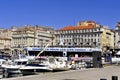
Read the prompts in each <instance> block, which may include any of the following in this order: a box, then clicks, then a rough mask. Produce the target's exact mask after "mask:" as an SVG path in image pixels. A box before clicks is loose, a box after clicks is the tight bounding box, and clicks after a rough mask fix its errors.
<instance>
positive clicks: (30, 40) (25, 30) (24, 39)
mask: <svg viewBox="0 0 120 80" xmlns="http://www.w3.org/2000/svg"><path fill="white" fill-rule="evenodd" d="M52 33H54V29H53V28H50V27H42V26H30V25H27V26H23V27H20V28H17V27H13V28H12V47H13V48H24V47H42V46H45V45H46V44H47V43H48V42H50V41H51V40H52V39H53V37H54V36H53V34H52Z"/></svg>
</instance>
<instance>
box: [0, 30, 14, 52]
mask: <svg viewBox="0 0 120 80" xmlns="http://www.w3.org/2000/svg"><path fill="white" fill-rule="evenodd" d="M11 35H12V34H11V30H9V29H0V52H4V53H10V51H11V40H12V37H11Z"/></svg>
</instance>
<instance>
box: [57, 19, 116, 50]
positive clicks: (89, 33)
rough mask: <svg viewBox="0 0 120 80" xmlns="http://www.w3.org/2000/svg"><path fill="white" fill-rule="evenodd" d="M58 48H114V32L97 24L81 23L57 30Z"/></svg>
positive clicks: (92, 22) (91, 22)
mask: <svg viewBox="0 0 120 80" xmlns="http://www.w3.org/2000/svg"><path fill="white" fill-rule="evenodd" d="M55 36H56V45H57V46H66V47H69V46H72V47H94V48H95V47H97V48H102V49H103V48H109V49H111V48H114V31H112V30H110V29H108V28H107V27H104V26H101V25H99V24H96V23H95V22H94V21H81V22H78V25H77V26H67V27H64V28H61V29H60V30H56V32H55Z"/></svg>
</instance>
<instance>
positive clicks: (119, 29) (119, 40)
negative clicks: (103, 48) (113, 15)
mask: <svg viewBox="0 0 120 80" xmlns="http://www.w3.org/2000/svg"><path fill="white" fill-rule="evenodd" d="M115 49H120V22H117V24H116V29H115Z"/></svg>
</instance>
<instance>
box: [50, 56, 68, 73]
mask: <svg viewBox="0 0 120 80" xmlns="http://www.w3.org/2000/svg"><path fill="white" fill-rule="evenodd" d="M49 63H50V67H51V68H52V69H53V71H60V70H61V71H62V70H68V69H69V68H68V66H67V61H65V60H64V59H63V58H61V57H49Z"/></svg>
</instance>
